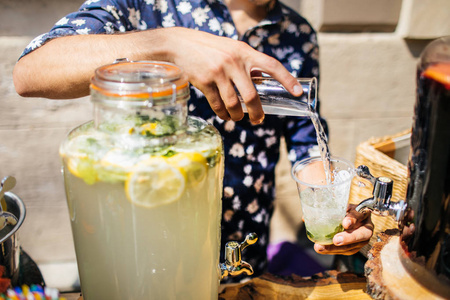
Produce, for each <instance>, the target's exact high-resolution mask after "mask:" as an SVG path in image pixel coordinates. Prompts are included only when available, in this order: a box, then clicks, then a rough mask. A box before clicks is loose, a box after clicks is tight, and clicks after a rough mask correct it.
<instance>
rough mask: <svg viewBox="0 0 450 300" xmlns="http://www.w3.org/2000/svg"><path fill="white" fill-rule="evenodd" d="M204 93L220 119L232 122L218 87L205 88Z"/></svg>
mask: <svg viewBox="0 0 450 300" xmlns="http://www.w3.org/2000/svg"><path fill="white" fill-rule="evenodd" d="M202 92H203V94H204V95H205V97H206V99H207V100H208V103H209V106H210V107H211V109H212V110H213V111H214V113H215V114H216V115H217V116H218V117H219V118H221V119H222V120H225V121H228V120H231V117H230V114H229V113H228V110H227V108H226V106H225V104H224V103H223V101H222V97H221V96H220V93H219V91H218V90H217V88H216V87H204V88H203V90H202Z"/></svg>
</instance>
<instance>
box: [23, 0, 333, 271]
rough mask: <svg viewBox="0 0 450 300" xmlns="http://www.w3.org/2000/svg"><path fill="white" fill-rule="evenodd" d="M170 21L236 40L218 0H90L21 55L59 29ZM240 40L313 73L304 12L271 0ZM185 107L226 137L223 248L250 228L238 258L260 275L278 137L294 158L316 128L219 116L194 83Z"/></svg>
mask: <svg viewBox="0 0 450 300" xmlns="http://www.w3.org/2000/svg"><path fill="white" fill-rule="evenodd" d="M173 26H181V27H187V28H193V29H197V30H202V31H206V32H209V33H212V34H215V35H219V36H225V37H229V38H232V39H239V37H238V33H237V31H236V28H235V25H234V23H233V20H232V18H231V15H230V13H229V11H228V9H227V7H226V6H225V5H224V4H223V3H222V1H220V0H191V1H186V0H88V1H86V2H85V3H84V4H83V5H82V6H81V8H80V10H79V11H78V12H75V13H71V14H69V15H67V16H66V17H64V18H62V19H61V20H59V21H58V22H57V23H56V25H55V26H54V27H53V28H52V29H51V31H50V32H49V33H45V34H43V35H41V36H39V37H37V38H35V39H34V40H33V41H32V42H31V43H30V45H29V46H28V47H27V48H26V49H25V51H24V53H23V55H26V54H27V53H29V52H31V51H32V50H34V49H36V48H38V47H40V46H41V45H43V44H44V43H45V42H47V41H49V40H51V39H53V38H56V37H60V36H66V35H77V34H98V33H107V34H111V33H116V32H126V31H132V30H146V29H152V28H160V27H173ZM240 40H242V41H244V42H246V43H248V44H249V45H250V46H252V47H253V48H255V49H257V50H259V51H261V52H264V53H265V54H267V55H270V56H272V57H275V58H276V59H277V60H279V61H280V62H281V63H282V64H283V65H284V66H285V67H286V68H287V69H288V70H289V71H290V72H291V74H293V75H294V76H295V77H313V76H315V77H319V63H318V55H319V53H318V45H317V41H316V33H315V31H314V30H313V29H312V27H311V26H310V25H309V23H308V22H307V21H306V20H305V19H304V18H302V17H301V16H300V15H298V14H297V13H296V12H294V11H293V10H291V9H290V8H288V7H287V6H285V5H283V4H282V3H279V2H277V3H276V5H275V7H274V8H273V9H272V10H271V11H270V12H269V13H268V16H267V18H266V19H265V20H263V21H261V22H260V23H259V24H258V25H257V26H255V27H253V28H250V29H248V30H247V32H246V33H245V34H244V35H243V36H242V37H241V38H240ZM189 111H190V114H191V115H196V116H199V117H201V118H203V119H205V120H207V121H209V122H210V123H212V124H213V125H214V126H215V127H216V128H217V129H218V130H219V131H220V133H221V134H222V136H223V139H224V147H225V178H224V195H223V211H222V213H223V220H222V249H223V245H224V243H225V242H226V241H228V240H230V239H232V240H239V241H241V240H243V238H244V237H245V235H246V234H248V233H249V232H256V233H257V234H258V236H259V241H258V243H256V244H255V245H252V246H251V247H248V248H247V249H246V250H245V252H244V255H243V258H244V259H245V260H246V261H248V262H250V263H251V264H252V265H253V267H254V269H255V275H259V274H261V272H263V271H264V268H265V266H266V246H267V243H268V239H269V236H268V233H269V222H270V218H271V216H272V212H273V201H274V198H275V166H276V164H277V162H278V158H279V147H280V140H281V138H282V137H284V138H285V140H286V145H287V147H288V158H289V159H290V160H291V161H292V162H294V161H296V160H300V159H302V158H305V157H306V156H308V155H309V152H310V150H311V148H312V147H313V146H315V145H316V144H317V141H316V133H315V129H314V127H313V125H312V122H311V121H310V119H309V118H301V117H281V116H271V115H266V118H265V120H264V122H263V123H262V124H260V125H256V126H255V125H252V124H251V123H250V122H249V119H248V117H247V115H246V117H245V118H244V119H243V120H242V121H239V122H234V121H223V120H221V119H219V118H218V117H217V116H216V115H215V114H214V112H213V111H212V110H211V108H210V107H209V104H208V102H207V101H206V99H205V97H204V96H203V94H202V93H201V92H200V91H199V90H197V89H196V88H194V87H191V99H190V102H189ZM323 123H324V122H323ZM324 124H325V123H324ZM292 184H295V183H294V182H293V183H292ZM296 201H297V199H296ZM298 201H299V200H298ZM298 213H300V212H298Z"/></svg>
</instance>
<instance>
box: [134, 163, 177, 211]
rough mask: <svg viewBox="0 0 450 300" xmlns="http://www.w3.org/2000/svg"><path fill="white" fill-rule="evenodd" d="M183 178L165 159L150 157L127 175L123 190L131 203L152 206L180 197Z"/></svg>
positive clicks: (170, 201)
mask: <svg viewBox="0 0 450 300" xmlns="http://www.w3.org/2000/svg"><path fill="white" fill-rule="evenodd" d="M185 185H186V183H185V178H184V176H183V175H182V174H181V172H180V170H179V169H178V168H176V167H175V166H173V165H171V164H169V163H168V162H167V159H165V158H162V157H152V158H149V159H147V160H144V161H141V162H139V163H138V164H137V165H136V167H135V168H133V171H132V172H131V173H130V174H129V175H128V178H127V180H126V182H125V192H126V195H127V198H128V200H130V202H131V203H133V204H136V205H139V206H143V207H147V208H152V207H156V206H160V205H165V204H169V203H172V202H174V201H176V200H178V199H179V198H180V196H181V195H182V194H183V192H184V188H185Z"/></svg>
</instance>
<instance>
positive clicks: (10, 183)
mask: <svg viewBox="0 0 450 300" xmlns="http://www.w3.org/2000/svg"><path fill="white" fill-rule="evenodd" d="M15 186H16V179H15V178H14V177H12V176H6V177H5V178H3V180H2V183H1V187H0V202H1V206H0V230H2V229H3V228H5V226H6V225H8V224H9V225H16V224H17V218H16V216H15V215H13V214H12V213H9V212H7V211H5V210H6V202H5V199H4V196H5V193H6V192H8V191H10V190H12V189H13V188H14V187H15Z"/></svg>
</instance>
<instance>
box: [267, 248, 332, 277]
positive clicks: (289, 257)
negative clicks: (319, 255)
mask: <svg viewBox="0 0 450 300" xmlns="http://www.w3.org/2000/svg"><path fill="white" fill-rule="evenodd" d="M267 257H268V260H269V263H268V268H267V269H268V271H269V272H270V273H272V274H274V275H282V276H289V275H292V274H295V275H298V276H303V277H307V276H311V275H314V274H317V273H320V272H323V271H325V270H326V269H325V268H324V267H323V266H321V265H320V264H319V263H318V262H317V261H315V260H314V259H313V258H312V257H310V256H309V255H308V254H307V253H306V252H305V251H304V250H303V249H302V247H300V246H299V245H297V244H294V243H291V242H281V243H278V244H270V245H269V246H268V247H267Z"/></svg>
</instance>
